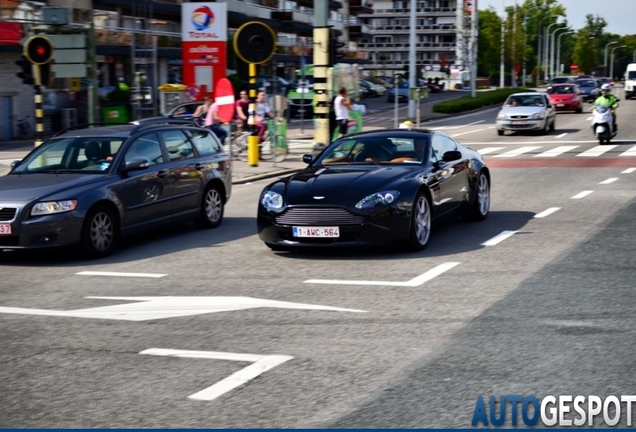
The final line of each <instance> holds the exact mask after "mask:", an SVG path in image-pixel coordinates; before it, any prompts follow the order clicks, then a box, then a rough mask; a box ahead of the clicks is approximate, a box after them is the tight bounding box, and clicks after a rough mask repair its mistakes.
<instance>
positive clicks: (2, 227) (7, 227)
mask: <svg viewBox="0 0 636 432" xmlns="http://www.w3.org/2000/svg"><path fill="white" fill-rule="evenodd" d="M0 235H11V224H8V223H0Z"/></svg>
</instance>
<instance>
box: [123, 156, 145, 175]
mask: <svg viewBox="0 0 636 432" xmlns="http://www.w3.org/2000/svg"><path fill="white" fill-rule="evenodd" d="M149 166H150V164H149V163H148V161H147V160H146V159H133V160H131V161H126V164H125V165H124V171H125V172H128V171H139V170H143V169H146V168H148V167H149Z"/></svg>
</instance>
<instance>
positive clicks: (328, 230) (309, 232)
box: [293, 226, 340, 238]
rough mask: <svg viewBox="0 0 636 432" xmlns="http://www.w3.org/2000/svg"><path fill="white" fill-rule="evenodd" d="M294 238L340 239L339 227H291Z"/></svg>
mask: <svg viewBox="0 0 636 432" xmlns="http://www.w3.org/2000/svg"><path fill="white" fill-rule="evenodd" d="M293 230H294V237H318V238H337V237H340V228H339V227H297V226H295V227H293Z"/></svg>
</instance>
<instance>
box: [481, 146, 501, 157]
mask: <svg viewBox="0 0 636 432" xmlns="http://www.w3.org/2000/svg"><path fill="white" fill-rule="evenodd" d="M503 149H505V147H486V148H483V149H481V150H478V151H479V153H480V154H482V155H485V154H488V153H492V152H496V151H497V150H503Z"/></svg>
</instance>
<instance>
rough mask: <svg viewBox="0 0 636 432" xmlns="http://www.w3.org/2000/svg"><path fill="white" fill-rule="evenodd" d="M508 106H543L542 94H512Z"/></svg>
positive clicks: (507, 102)
mask: <svg viewBox="0 0 636 432" xmlns="http://www.w3.org/2000/svg"><path fill="white" fill-rule="evenodd" d="M506 106H507V107H515V106H524V107H532V106H543V99H542V98H541V96H515V95H512V96H510V97H509V98H508V100H507V101H506Z"/></svg>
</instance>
